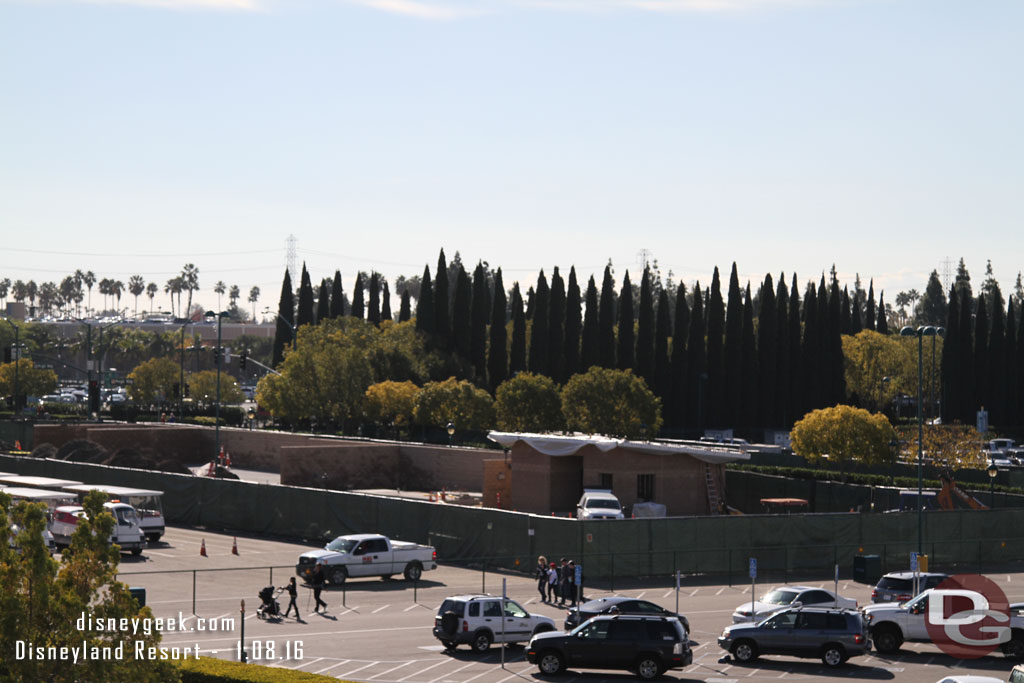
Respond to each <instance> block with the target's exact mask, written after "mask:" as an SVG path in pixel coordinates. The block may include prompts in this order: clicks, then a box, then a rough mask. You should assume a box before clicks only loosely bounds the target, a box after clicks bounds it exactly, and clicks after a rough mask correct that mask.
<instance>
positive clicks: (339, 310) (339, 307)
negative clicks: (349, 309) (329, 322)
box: [331, 270, 345, 318]
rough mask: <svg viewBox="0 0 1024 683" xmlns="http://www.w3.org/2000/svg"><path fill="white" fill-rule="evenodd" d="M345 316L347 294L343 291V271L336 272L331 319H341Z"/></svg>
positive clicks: (332, 288) (333, 284)
mask: <svg viewBox="0 0 1024 683" xmlns="http://www.w3.org/2000/svg"><path fill="white" fill-rule="evenodd" d="M343 315H345V293H344V291H342V289H341V271H340V270H336V271H334V282H333V283H332V285H331V317H332V318H340V317H341V316H343Z"/></svg>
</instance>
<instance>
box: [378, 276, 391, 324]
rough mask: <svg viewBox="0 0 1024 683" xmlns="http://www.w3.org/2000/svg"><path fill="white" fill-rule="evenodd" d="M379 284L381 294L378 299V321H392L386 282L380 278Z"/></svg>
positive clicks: (389, 296) (389, 294) (389, 295)
mask: <svg viewBox="0 0 1024 683" xmlns="http://www.w3.org/2000/svg"><path fill="white" fill-rule="evenodd" d="M381 284H382V289H383V292H382V293H381V298H380V302H381V303H380V319H381V321H384V320H393V318H392V317H391V292H390V291H389V290H388V281H387V280H385V279H384V278H383V277H381Z"/></svg>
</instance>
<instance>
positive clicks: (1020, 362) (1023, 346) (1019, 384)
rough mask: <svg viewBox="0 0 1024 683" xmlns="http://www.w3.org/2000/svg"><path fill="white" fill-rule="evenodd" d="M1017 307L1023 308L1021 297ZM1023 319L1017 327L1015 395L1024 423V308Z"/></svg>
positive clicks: (1020, 418) (1019, 413) (1018, 418)
mask: <svg viewBox="0 0 1024 683" xmlns="http://www.w3.org/2000/svg"><path fill="white" fill-rule="evenodd" d="M1017 308H1018V310H1021V299H1019V298H1018V299H1017ZM1020 318H1021V321H1020V322H1019V323H1018V327H1017V349H1016V351H1017V352H1016V358H1017V374H1016V375H1015V378H1016V379H1015V381H1014V386H1015V396H1016V402H1017V424H1024V310H1021V313H1020Z"/></svg>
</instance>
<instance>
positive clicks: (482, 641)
mask: <svg viewBox="0 0 1024 683" xmlns="http://www.w3.org/2000/svg"><path fill="white" fill-rule="evenodd" d="M490 649H491V634H490V633H488V632H487V631H477V632H476V635H475V636H473V650H474V652H480V653H484V652H487V651H488V650H490Z"/></svg>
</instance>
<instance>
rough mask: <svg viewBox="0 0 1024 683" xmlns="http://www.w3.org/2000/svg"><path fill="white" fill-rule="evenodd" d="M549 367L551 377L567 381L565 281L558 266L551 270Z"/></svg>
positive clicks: (557, 380) (556, 380)
mask: <svg viewBox="0 0 1024 683" xmlns="http://www.w3.org/2000/svg"><path fill="white" fill-rule="evenodd" d="M548 368H549V374H550V375H551V379H553V380H555V382H556V383H557V384H564V383H565V380H566V379H567V377H566V376H565V281H564V280H562V276H561V275H560V274H559V272H558V266H555V269H554V270H553V271H552V272H551V293H550V295H549V298H548Z"/></svg>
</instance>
